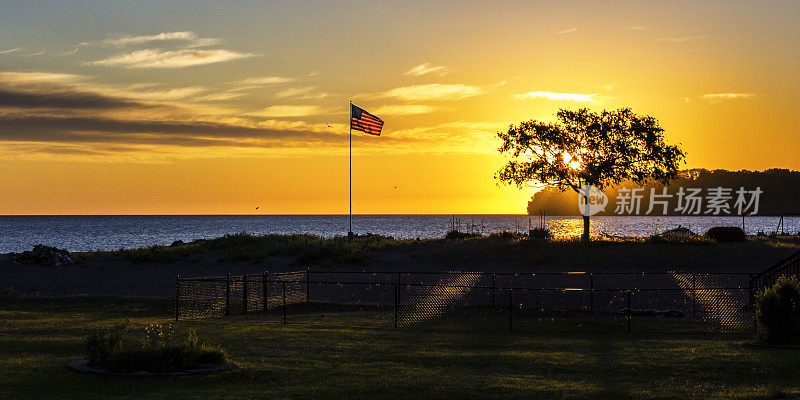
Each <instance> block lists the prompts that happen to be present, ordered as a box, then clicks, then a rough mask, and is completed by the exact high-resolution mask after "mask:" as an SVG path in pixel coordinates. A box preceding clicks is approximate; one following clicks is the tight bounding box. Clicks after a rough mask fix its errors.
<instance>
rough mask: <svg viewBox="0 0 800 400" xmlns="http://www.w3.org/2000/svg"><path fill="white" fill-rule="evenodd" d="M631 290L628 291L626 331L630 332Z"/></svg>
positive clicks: (631, 312) (631, 313)
mask: <svg viewBox="0 0 800 400" xmlns="http://www.w3.org/2000/svg"><path fill="white" fill-rule="evenodd" d="M631 293H632V292H631V291H630V290H629V291H628V333H631V317H632V316H633V309H632V308H631Z"/></svg>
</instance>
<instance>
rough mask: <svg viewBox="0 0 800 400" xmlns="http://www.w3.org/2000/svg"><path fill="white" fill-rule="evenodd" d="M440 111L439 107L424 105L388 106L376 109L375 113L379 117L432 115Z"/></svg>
mask: <svg viewBox="0 0 800 400" xmlns="http://www.w3.org/2000/svg"><path fill="white" fill-rule="evenodd" d="M438 109H439V107H434V106H426V105H422V104H406V105H387V106H382V107H378V108H376V109H375V110H374V113H375V114H378V115H417V114H428V113H432V112H434V111H436V110H438Z"/></svg>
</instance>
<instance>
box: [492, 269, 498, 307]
mask: <svg viewBox="0 0 800 400" xmlns="http://www.w3.org/2000/svg"><path fill="white" fill-rule="evenodd" d="M494 277H495V274H494V273H492V308H495V307H497V305H496V304H495V300H494V293H495V289H494V288H495V282H494V281H495V278H494Z"/></svg>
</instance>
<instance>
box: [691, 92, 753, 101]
mask: <svg viewBox="0 0 800 400" xmlns="http://www.w3.org/2000/svg"><path fill="white" fill-rule="evenodd" d="M755 96H756V94H755V93H707V94H704V95H702V96H700V98H702V99H703V100H706V101H708V102H709V103H719V102H722V101H726V100H740V99H749V98H753V97H755Z"/></svg>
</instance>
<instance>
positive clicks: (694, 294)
mask: <svg viewBox="0 0 800 400" xmlns="http://www.w3.org/2000/svg"><path fill="white" fill-rule="evenodd" d="M696 280H697V277H696V274H694V273H692V318H697V284H696Z"/></svg>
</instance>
